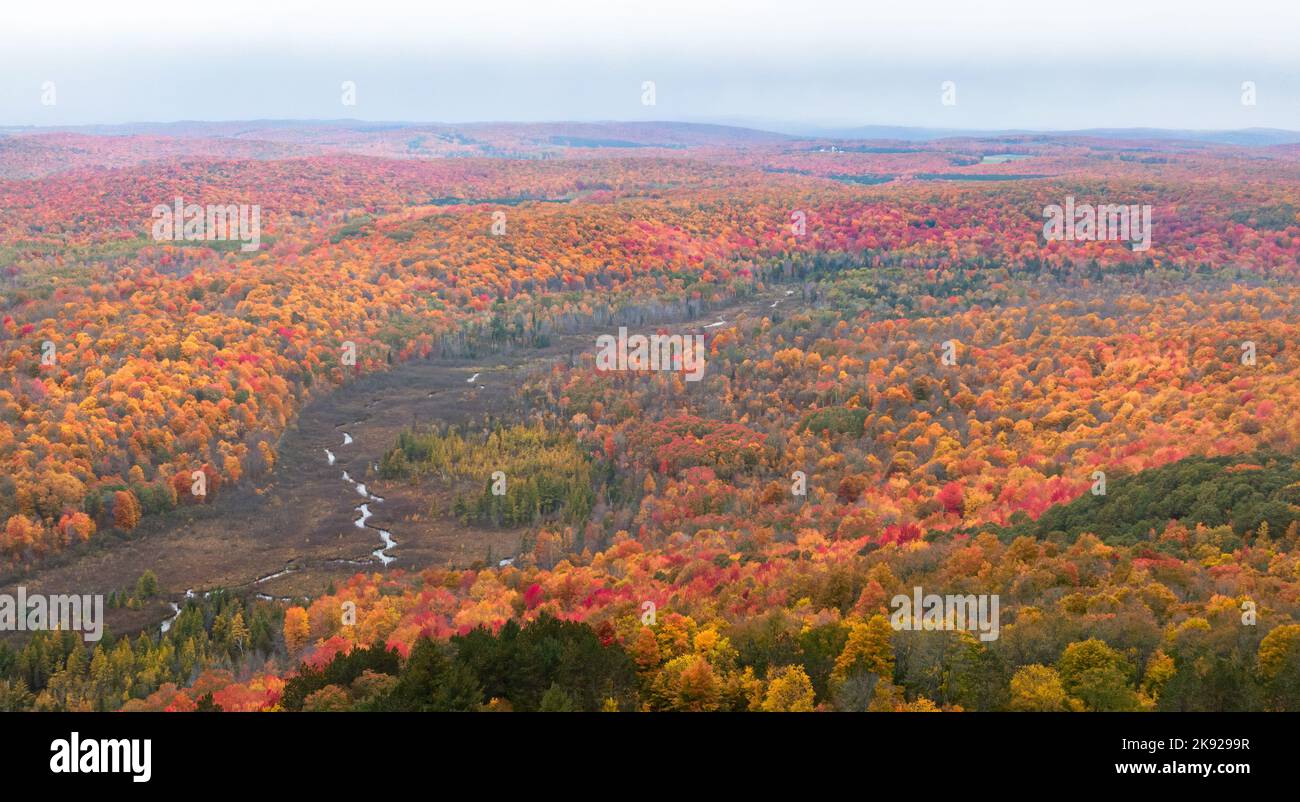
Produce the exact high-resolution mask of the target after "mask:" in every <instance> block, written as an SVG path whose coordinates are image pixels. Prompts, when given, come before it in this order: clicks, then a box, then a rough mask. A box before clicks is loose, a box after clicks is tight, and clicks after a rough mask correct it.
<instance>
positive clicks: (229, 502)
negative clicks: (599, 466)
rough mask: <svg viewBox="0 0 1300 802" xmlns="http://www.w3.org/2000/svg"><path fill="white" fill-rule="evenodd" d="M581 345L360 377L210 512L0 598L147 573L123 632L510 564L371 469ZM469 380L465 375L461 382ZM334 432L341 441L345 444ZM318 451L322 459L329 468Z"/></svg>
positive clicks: (121, 583)
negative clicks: (153, 581)
mask: <svg viewBox="0 0 1300 802" xmlns="http://www.w3.org/2000/svg"><path fill="white" fill-rule="evenodd" d="M776 298H782V306H785V307H791V306H794V305H795V304H796V303H797V301H796V300H795V299H792V298H786V297H785V295H784V292H783V291H777V292H775V293H770V294H769V297H768V298H767V299H765V300H758V299H754V300H751V301H750V302H748V303H747V304H745V305H742V306H736V307H731V308H728V309H722V310H717V311H714V312H711V313H709V314H708V315H707V316H705V317H702V318H700V319H698V320H697V321H695V322H694V323H691V324H687V325H688V326H690V327H699V326H703V325H704V324H707V323H711V322H713V321H716V320H718V319H720V318H721V319H725V320H727V321H728V322H729V323H730V322H731V321H733V320H735V319H736V318H745V317H750V316H755V315H762V314H766V313H768V310H769V308H770V307H769V304H770V303H771V302H772V301H773V300H774V299H776ZM785 311H788V309H786V310H785ZM634 330H635V329H634ZM647 330H648V329H647ZM692 330H699V329H694V328H693V329H692ZM593 348H594V345H593V335H590V334H586V335H580V336H578V335H575V336H569V337H560V338H556V339H555V340H554V341H553V343H552V344H551V345H550V346H549V347H548V348H546V349H542V350H527V349H521V350H518V351H514V352H512V353H503V354H495V355H489V356H486V357H482V358H477V359H456V360H452V359H438V360H416V361H411V362H407V363H403V364H401V365H398V366H396V367H394V368H393V369H391V370H389V371H387V372H385V373H380V374H373V375H369V376H366V377H363V378H362V379H359V380H357V381H356V382H354V383H352V384H349V385H347V386H345V387H342V388H340V389H338V390H336V391H334V392H333V393H331V394H330V395H328V396H326V397H324V398H320V399H317V400H316V401H313V402H312V403H311V404H309V405H308V406H307V407H306V408H305V409H304V410H303V411H302V413H301V415H300V416H299V418H298V420H297V422H296V424H295V425H293V426H292V427H291V428H290V429H289V431H287V432H286V433H285V435H284V437H283V438H282V440H281V443H280V451H279V459H278V463H277V465H276V468H275V471H274V472H273V474H272V475H271V476H269V477H266V478H263V479H259V480H254V481H252V482H245V483H243V484H241V485H240V486H239V487H236V488H233V489H231V488H227V489H225V490H223V492H222V493H221V494H220V496H219V497H218V498H216V499H215V500H214V501H213V503H212V504H209V505H205V506H201V507H186V508H182V509H181V510H178V511H176V512H175V513H172V514H169V515H166V516H160V517H156V518H152V519H146V520H145V521H144V522H142V524H141V525H140V526H139V527H138V528H137V529H136V530H135V532H133V533H132V535H131V538H130V539H129V540H120V539H116V538H113V537H112V536H108V535H106V536H103V537H99V538H95V539H92V541H91V543H90V544H87V546H86V547H83V548H82V549H81V550H79V551H75V552H70V553H68V554H66V555H62V556H60V557H58V558H56V559H55V560H54V561H52V562H50V563H48V564H46V565H43V566H41V567H40V568H39V569H37V570H30V571H28V572H27V573H26V574H25V575H22V576H18V575H12V574H11V575H9V576H5V577H3V579H2V580H0V592H4V593H14V592H15V588H16V587H17V586H18V585H23V586H25V587H26V588H27V590H28V592H29V593H50V594H53V593H80V594H91V593H103V594H108V593H109V592H111V591H114V590H119V591H120V590H125V589H128V588H131V587H132V586H134V584H135V582H136V580H137V579H138V578H139V577H140V575H141V573H143V572H144V571H145V569H151V570H152V571H153V572H154V574H155V575H157V577H158V582H159V586H160V588H161V593H160V595H159V598H158V599H157V600H156V601H155V602H154V603H153V604H151V605H148V606H146V607H145V608H144V609H142V610H109V611H106V619H107V626H108V627H109V628H110V629H111V630H112V631H114V632H117V633H125V632H132V631H138V630H139V629H141V628H144V627H148V626H156V625H158V624H159V623H160V622H161V621H163V620H164V619H166V618H168V617H170V615H171V614H172V610H171V607H170V603H172V602H180V601H181V600H182V599H183V597H184V595H185V592H186V590H194V591H195V592H202V591H205V590H211V589H214V588H218V587H224V588H233V589H247V590H253V591H256V592H257V593H264V594H267V595H270V596H275V597H298V596H314V595H317V594H320V593H322V592H324V591H325V589H326V588H327V587H328V585H329V584H330V582H331V581H341V580H344V579H346V578H347V577H349V576H351V575H352V574H354V573H356V572H357V571H391V570H397V569H403V570H421V569H423V568H425V567H428V566H430V565H435V564H438V565H445V564H450V565H468V564H470V563H473V562H475V561H477V560H483V559H484V558H485V557H486V556H487V554H488V550H489V547H490V548H491V554H492V556H493V558H494V559H501V558H505V557H510V556H513V555H514V554H515V553H516V551H517V549H518V547H519V542H520V537H521V535H522V534H523V533H524V531H525V530H523V529H515V530H498V529H491V528H477V527H466V526H464V525H462V524H460V523H459V522H457V521H455V520H454V519H451V518H449V517H446V516H432V515H429V507H430V502H431V498H430V497H429V496H428V495H427V494H426V493H427V490H422V489H421V488H420V487H419V486H417V485H412V484H410V483H407V482H384V481H382V480H379V479H378V477H377V475H376V471H375V468H376V466H377V465H378V462H379V460H380V457H381V456H382V455H383V453H384V452H385V451H387V450H388V449H389V448H391V447H392V445H393V444H394V442H395V441H396V439H397V435H398V433H399V432H400V431H401V430H402V429H404V428H405V427H407V426H410V425H411V424H412V423H430V422H434V421H443V422H447V423H456V424H465V423H467V422H475V423H476V422H478V421H481V420H483V419H485V417H486V416H488V415H493V416H496V417H505V416H509V415H511V414H513V413H516V412H517V409H516V408H515V405H516V404H517V403H518V399H517V397H516V392H515V391H516V389H517V388H518V387H519V385H520V383H521V382H522V381H523V379H524V378H525V376H527V375H528V374H529V373H531V372H534V371H537V370H543V369H546V368H547V367H548V366H549V365H551V364H552V363H553V362H554V360H557V359H567V358H568V355H569V353H570V352H575V353H577V352H582V351H589V350H592V349H593ZM474 374H479V375H478V378H477V379H476V380H475V381H473V382H470V381H468V380H469V379H470V378H471V377H473V376H474ZM480 385H481V387H480ZM345 432H346V433H347V434H350V435H351V436H352V442H351V443H350V444H348V445H344V444H343V443H344V439H345V438H344V433H345ZM326 449H329V450H330V451H332V452H333V453H334V455H335V462H334V464H333V465H330V464H329V461H328V457H327V455H326V453H325V450H326ZM344 471H347V472H348V474H349V475H350V476H351V477H352V478H353V479H354V480H356V481H358V482H363V483H365V484H366V485H367V490H368V492H369V493H370V494H373V495H376V496H379V497H381V498H382V499H383V501H382V503H376V502H371V503H370V507H369V508H370V511H371V512H372V513H373V516H372V517H371V518H369V519H368V521H367V522H366V524H367V525H366V526H365V527H358V526H357V525H356V524H355V521H356V520H357V518H359V517H360V513H358V512H357V511H356V507H357V506H358V505H360V504H362V503H365V502H366V498H364V497H363V496H361V495H360V494H359V493H358V492H357V489H356V487H355V486H354V485H352V484H349V483H347V482H345V481H344V480H343V478H342V475H343V472H344ZM379 529H385V530H388V531H389V532H391V533H392V537H393V539H394V540H395V541H396V542H397V545H396V547H394V548H392V549H390V550H389V551H388V554H389V555H390V556H392V557H395V558H396V560H395V561H394V562H392V563H391V564H390V565H388V566H387V567H385V566H383V565H381V564H380V563H379V561H378V560H377V559H376V558H374V557H373V556H372V552H374V551H375V550H376V549H379V548H381V547H382V546H383V543H382V542H381V540H380V535H379V533H378V531H377V530H379ZM268 577H270V578H268Z"/></svg>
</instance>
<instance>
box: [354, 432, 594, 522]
mask: <svg viewBox="0 0 1300 802" xmlns="http://www.w3.org/2000/svg"><path fill="white" fill-rule="evenodd" d="M600 470H601V468H600V466H599V465H598V464H596V463H595V461H594V460H593V459H592V457H591V456H590V455H589V454H588V453H587V452H586V451H584V450H583V448H582V447H581V446H579V444H578V441H577V438H576V437H574V436H573V435H572V434H571V433H568V432H565V431H563V430H560V429H555V428H547V427H545V426H542V425H540V424H534V425H531V426H524V425H520V424H515V425H511V426H502V425H499V424H498V425H495V426H493V427H492V428H491V429H489V430H487V431H486V432H484V433H483V434H482V435H475V434H472V433H466V434H462V433H461V432H460V430H459V429H457V428H455V427H441V428H437V427H435V428H430V429H427V430H422V431H414V430H410V429H408V430H406V431H403V432H401V433H400V434H399V435H398V438H397V444H396V445H395V446H394V447H393V448H392V449H390V450H389V451H387V452H386V453H385V454H384V456H383V458H382V459H381V460H380V463H379V475H380V476H381V477H383V478H385V479H412V478H425V477H427V478H431V479H436V480H438V481H440V482H442V483H444V484H445V485H447V486H449V487H452V488H455V489H454V491H453V492H454V498H453V501H452V502H451V504H450V511H451V513H452V514H453V515H454V516H456V517H457V518H459V519H461V520H463V521H466V522H473V523H480V524H492V525H495V526H507V527H509V526H518V525H522V524H532V523H535V522H537V521H540V520H543V519H550V518H555V519H559V520H562V521H566V522H576V521H585V520H586V519H587V515H588V514H589V513H590V512H591V509H592V507H593V505H594V503H595V498H596V491H597V490H598V489H599V488H598V487H597V486H596V477H597V476H598V475H599V472H600ZM466 485H471V486H473V485H477V487H475V488H474V489H470V490H466V489H464V488H465V486H466Z"/></svg>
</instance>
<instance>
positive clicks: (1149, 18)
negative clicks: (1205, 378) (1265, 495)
mask: <svg viewBox="0 0 1300 802" xmlns="http://www.w3.org/2000/svg"><path fill="white" fill-rule="evenodd" d="M9 16H10V17H11V18H12V19H11V20H10V21H8V23H7V25H6V27H5V29H4V30H3V31H0V45H3V47H0V69H2V72H0V74H3V76H4V77H3V78H0V126H30V125H34V126H71V125H113V124H128V123H132V122H138V121H154V120H187V121H191V120H192V121H199V120H207V121H216V120H222V121H233V120H239V121H243V120H267V119H296V120H332V119H339V118H356V119H363V120H370V121H397V120H400V121H417V120H439V121H443V122H445V123H447V124H465V123H468V122H475V121H512V122H553V121H573V122H597V121H607V120H622V121H651V120H665V119H669V120H675V121H681V122H701V123H709V122H714V123H723V122H725V121H727V120H732V121H744V120H749V121H755V122H759V121H767V122H768V123H769V124H770V122H771V121H788V123H789V124H791V125H801V126H813V127H824V128H846V127H862V126H870V125H880V126H907V127H919V128H939V129H961V130H990V131H998V130H1006V129H1016V130H1020V129H1026V130H1041V131H1070V130H1080V129H1090V128H1134V127H1153V128H1163V129H1175V130H1204V131H1235V130H1241V129H1245V128H1280V129H1287V130H1300V70H1297V69H1296V68H1297V66H1300V59H1297V56H1296V54H1295V48H1294V42H1295V40H1296V38H1297V34H1300V9H1297V8H1296V7H1294V6H1291V5H1283V4H1281V3H1277V2H1266V1H1265V0H1244V2H1239V3H1234V4H1231V5H1227V4H1223V3H1220V2H1212V1H1211V0H1195V1H1194V2H1190V3H1188V2H1175V1H1174V0H1157V1H1156V2H1152V3H1149V4H1146V5H1144V6H1142V7H1134V6H1133V5H1131V4H1125V3H1122V2H1119V1H1118V0H1104V1H1103V2H1099V3H1096V4H1094V5H1093V6H1091V7H1089V8H1087V9H1084V10H1081V11H1078V12H1075V13H1069V12H1067V11H1066V10H1064V7H1063V6H1053V5H1047V6H1044V5H1041V4H1030V3H1026V2H1020V1H1018V0H996V1H995V2H990V3H985V4H981V5H980V6H979V7H972V6H968V5H966V4H963V3H960V2H958V1H957V0H942V1H941V2H938V3H935V4H933V5H932V6H930V7H929V8H927V9H926V10H925V13H924V14H918V13H917V12H916V11H915V10H914V9H911V8H904V7H898V6H892V5H882V4H855V3H851V2H847V1H846V2H832V3H828V4H825V5H822V6H819V7H818V8H817V9H816V10H815V11H804V10H799V9H791V8H789V7H788V6H786V5H784V4H781V3H779V2H772V1H769V0H760V1H759V2H745V3H740V2H730V1H728V2H716V3H710V4H700V3H691V2H686V1H685V0H670V1H669V2H661V3H656V4H655V6H654V7H653V9H651V8H647V7H643V6H640V5H637V4H630V3H596V2H593V1H592V0H566V1H565V2H559V3H552V4H550V6H549V7H547V8H542V7H537V6H535V5H533V4H530V3H527V2H524V0H501V2H498V3H494V4H493V5H491V6H490V7H483V8H474V7H470V6H468V5H450V4H436V5H431V6H430V5H420V4H415V3H411V2H403V0H376V2H374V3H371V4H369V5H368V6H367V7H366V8H365V9H364V10H363V11H358V10H356V9H355V8H354V7H352V6H348V5H344V4H342V3H340V2H334V1H333V0H331V2H326V3H321V4H311V3H305V2H296V1H295V2H290V3H284V4H279V5H276V6H274V7H267V6H266V4H264V3H256V2H251V0H236V1H235V2H232V3H229V4H225V5H223V6H221V7H219V8H202V7H191V6H164V7H155V6H144V7H127V8H121V7H102V8H101V7H100V6H98V5H97V4H94V3H91V2H87V0H55V2H53V3H49V4H44V5H41V6H38V7H19V8H14V9H11V10H10V11H9ZM345 82H350V84H351V86H352V87H353V90H352V100H353V101H354V104H353V105H347V104H346V103H345V101H344V99H343V96H344V94H345V92H344V90H343V86H344V83H345ZM646 82H653V83H654V98H653V101H654V102H653V104H650V103H647V102H646V100H647V98H646V93H645V86H646ZM946 82H951V83H950V84H948V83H946ZM1247 82H1250V83H1251V84H1252V85H1253V90H1252V96H1253V97H1252V99H1253V101H1254V102H1253V104H1250V103H1245V102H1243V96H1244V94H1245V90H1244V89H1243V84H1245V83H1247ZM946 86H951V91H950V92H948V94H947V96H946V98H945V96H944V92H945V87H946ZM49 100H53V101H54V102H47V101H49ZM945 100H950V101H952V102H945ZM751 127H762V126H761V125H752V124H751Z"/></svg>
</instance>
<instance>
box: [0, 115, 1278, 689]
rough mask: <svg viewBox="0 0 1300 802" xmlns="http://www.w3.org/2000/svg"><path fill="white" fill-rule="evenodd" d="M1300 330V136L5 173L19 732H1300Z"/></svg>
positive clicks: (565, 139)
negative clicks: (200, 725)
mask: <svg viewBox="0 0 1300 802" xmlns="http://www.w3.org/2000/svg"><path fill="white" fill-rule="evenodd" d="M214 208H215V209H216V210H217V211H216V214H215V216H214ZM191 209H194V210H197V211H196V212H193V213H192V212H191ZM176 210H179V214H177V211H176ZM1058 213H1059V215H1061V216H1063V218H1064V221H1065V222H1064V228H1060V227H1058V228H1057V229H1055V230H1054V229H1053V228H1052V225H1051V221H1052V219H1053V216H1054V215H1057V214H1058ZM173 218H175V219H173ZM1076 221H1077V224H1076ZM163 223H166V225H165V226H164V225H163ZM1062 231H1068V235H1064V234H1061V232H1062ZM245 246H249V247H245ZM1298 312H1300V146H1297V145H1285V144H1282V145H1241V144H1227V143H1213V142H1204V141H1201V142H1196V141H1187V140H1179V139H1143V138H1140V137H1136V136H1133V137H1119V136H1111V137H1101V136H1095V137H1090V136H1082V135H1065V134H1062V135H1040V134H1025V135H1013V134H1008V135H998V136H988V137H965V136H957V137H950V138H941V139H933V140H929V141H912V140H907V141H905V140H896V139H862V140H835V139H827V138H809V137H798V136H794V135H783V134H775V133H766V132H761V131H756V130H750V129H743V128H729V127H723V126H714V125H694V124H685V123H652V122H645V123H602V124H596V123H591V124H578V123H571V124H570V123H554V124H540V123H534V124H524V123H520V124H507V123H500V124H495V123H494V124H486V123H485V124H470V125H417V124H410V125H406V124H401V125H399V124H392V125H380V124H363V123H283V124H276V123H240V124H234V123H230V124H227V123H210V124H198V123H195V124H177V125H160V126H154V127H136V128H132V129H130V130H107V131H75V130H69V131H35V132H10V133H6V134H4V135H0V593H4V594H11V595H12V594H16V593H17V592H18V590H17V589H18V588H19V587H20V586H21V587H22V588H24V592H26V593H37V592H39V593H44V594H60V593H75V594H92V595H95V596H102V597H103V599H104V628H103V632H102V637H99V638H98V639H96V640H90V639H87V638H83V637H82V633H80V632H76V631H72V630H68V629H55V630H45V631H35V632H20V631H6V632H4V633H0V634H2V635H3V637H0V710H4V711H17V710H38V711H117V710H123V711H146V710H149V711H197V710H212V711H217V710H220V711H268V712H270V711H342V710H357V711H410V710H415V711H539V710H541V711H624V712H634V711H756V712H757V711H805V712H810V711H864V712H865V711H871V712H893V711H945V712H961V711H1075V712H1088V711H1238V710H1243V711H1300V347H1298V346H1297V343H1300V314H1298ZM646 343H649V346H648V349H649V350H648V351H647V348H646V346H645V344H646ZM607 348H608V349H610V350H609V352H608V353H607V352H606V349H607ZM638 348H640V350H639V351H638ZM614 351H618V354H617V355H616V356H610V354H612V353H613V352H614ZM649 351H653V352H654V353H653V355H654V357H655V358H654V361H653V363H652V362H651V360H650V358H649V356H648V353H649ZM661 357H662V358H661ZM932 595H933V598H935V599H938V600H939V604H938V606H937V607H934V606H933V605H931V604H930V603H929V601H928V599H930V598H931V597H932ZM945 600H946V601H945ZM918 603H919V604H918ZM2 620H3V611H2V610H0V622H2ZM6 629H8V628H7V627H6Z"/></svg>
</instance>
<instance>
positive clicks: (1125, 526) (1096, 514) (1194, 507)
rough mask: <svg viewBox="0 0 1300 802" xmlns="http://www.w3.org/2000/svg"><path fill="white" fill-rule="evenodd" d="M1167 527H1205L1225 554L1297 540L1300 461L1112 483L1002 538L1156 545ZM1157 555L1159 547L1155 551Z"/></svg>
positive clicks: (1189, 463) (1191, 461)
mask: <svg viewBox="0 0 1300 802" xmlns="http://www.w3.org/2000/svg"><path fill="white" fill-rule="evenodd" d="M1170 521H1178V522H1179V523H1181V524H1182V525H1183V526H1185V527H1187V528H1188V529H1195V528H1196V526H1197V524H1204V525H1205V526H1206V527H1208V528H1209V529H1211V530H1213V531H1212V532H1210V533H1209V536H1210V537H1211V538H1213V539H1214V543H1215V545H1216V546H1218V547H1219V548H1221V549H1222V550H1224V551H1231V550H1233V549H1235V548H1239V547H1240V546H1241V545H1242V543H1243V539H1250V538H1253V537H1256V536H1259V535H1261V534H1262V535H1264V536H1267V537H1269V538H1272V539H1279V538H1284V539H1285V540H1286V541H1287V542H1288V544H1289V545H1290V546H1291V547H1294V546H1295V545H1296V540H1297V536H1298V535H1300V456H1297V455H1291V456H1284V455H1280V454H1276V453H1272V452H1268V451H1257V452H1255V453H1253V454H1234V455H1230V456H1226V457H1187V458H1186V459H1182V460H1179V461H1178V462H1175V463H1172V464H1169V465H1165V466H1162V467H1160V468H1153V469H1151V470H1147V471H1141V472H1139V473H1135V474H1122V475H1116V476H1111V477H1109V478H1108V486H1107V490H1106V494H1105V495H1093V494H1092V493H1087V494H1085V495H1083V496H1080V497H1079V498H1077V499H1075V500H1074V501H1071V502H1070V503H1068V504H1060V505H1057V506H1055V507H1052V508H1051V509H1049V510H1047V512H1045V513H1043V515H1042V516H1041V517H1039V518H1038V520H1036V521H1021V522H1018V523H1016V524H1014V525H1012V526H1010V527H1007V528H1006V529H1004V530H1003V535H1004V537H1018V536H1020V535H1030V536H1033V537H1039V538H1043V537H1048V538H1051V537H1053V536H1055V537H1061V536H1062V534H1063V535H1064V537H1065V538H1066V539H1067V540H1069V541H1070V542H1073V541H1074V540H1076V539H1077V538H1078V537H1079V535H1081V534H1084V533H1091V534H1094V535H1096V536H1097V537H1100V538H1101V539H1102V540H1104V541H1106V542H1107V543H1110V544H1113V545H1133V544H1136V543H1140V542H1142V541H1146V540H1153V539H1154V538H1153V537H1152V536H1151V532H1152V531H1153V530H1154V532H1155V535H1156V537H1158V536H1159V535H1160V533H1161V532H1163V531H1164V529H1165V527H1166V526H1167V525H1168V524H1169V522H1170ZM1154 545H1155V546H1156V548H1157V550H1159V549H1160V547H1161V545H1162V544H1159V543H1156V544H1154Z"/></svg>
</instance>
